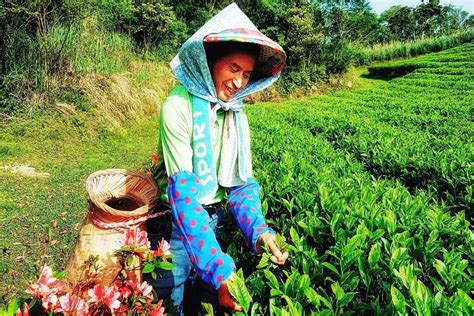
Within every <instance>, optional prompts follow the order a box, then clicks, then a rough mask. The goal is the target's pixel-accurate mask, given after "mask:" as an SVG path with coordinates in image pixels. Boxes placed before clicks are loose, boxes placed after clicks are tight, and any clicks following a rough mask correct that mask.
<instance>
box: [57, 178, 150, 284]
mask: <svg viewBox="0 0 474 316" xmlns="http://www.w3.org/2000/svg"><path fill="white" fill-rule="evenodd" d="M86 189H87V192H88V194H89V197H90V205H89V210H88V213H87V217H86V218H85V220H84V222H83V226H82V228H81V231H80V233H79V237H78V240H77V243H76V246H75V249H74V252H73V253H72V255H71V257H70V258H69V261H68V264H67V267H66V272H67V273H66V275H67V277H66V279H67V280H66V281H67V282H66V283H67V284H69V287H71V288H75V289H76V290H80V289H78V287H80V288H86V287H91V286H93V285H95V284H102V285H110V284H111V283H112V282H113V281H114V279H115V278H116V277H117V274H118V273H119V271H120V264H119V262H118V261H117V258H116V257H115V256H114V252H115V251H116V250H118V249H120V248H121V246H123V244H124V241H125V233H124V232H125V231H126V230H128V229H130V228H137V227H139V228H141V229H145V223H146V219H147V216H148V214H149V213H150V212H151V210H152V209H153V208H154V206H155V203H156V198H157V196H158V188H157V186H156V184H155V181H154V180H153V179H152V178H151V177H150V176H148V175H147V174H145V173H138V172H130V171H126V170H123V169H107V170H102V171H97V172H94V173H93V174H91V175H90V176H89V177H88V178H87V180H86ZM91 256H95V257H96V261H95V264H94V266H95V267H94V268H92V266H93V265H91V264H90V263H89V262H90V260H89V259H90V258H91ZM140 263H141V262H140V261H139V260H136V261H135V262H134V263H133V266H134V267H136V268H137V269H136V270H135V272H134V273H132V274H133V275H129V277H134V278H136V279H137V280H138V281H140V282H141V280H142V275H141V270H140V268H139V266H140Z"/></svg>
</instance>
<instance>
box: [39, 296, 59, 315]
mask: <svg viewBox="0 0 474 316" xmlns="http://www.w3.org/2000/svg"><path fill="white" fill-rule="evenodd" d="M41 305H42V306H43V308H44V309H45V310H47V311H52V310H55V309H56V308H57V307H58V305H59V299H58V296H57V295H56V294H50V295H48V296H45V297H43V300H42V303H41Z"/></svg>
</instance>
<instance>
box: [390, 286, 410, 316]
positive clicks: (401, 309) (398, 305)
mask: <svg viewBox="0 0 474 316" xmlns="http://www.w3.org/2000/svg"><path fill="white" fill-rule="evenodd" d="M390 294H391V296H392V303H393V306H395V309H396V310H397V312H398V313H400V314H406V302H405V297H404V296H403V294H402V292H400V291H399V290H398V289H397V288H396V287H394V286H393V285H392V288H391V289H390Z"/></svg>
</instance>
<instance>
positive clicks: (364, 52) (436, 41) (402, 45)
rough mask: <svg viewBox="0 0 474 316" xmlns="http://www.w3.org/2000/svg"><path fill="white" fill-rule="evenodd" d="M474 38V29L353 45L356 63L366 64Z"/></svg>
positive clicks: (457, 43) (441, 48) (436, 50)
mask: <svg viewBox="0 0 474 316" xmlns="http://www.w3.org/2000/svg"><path fill="white" fill-rule="evenodd" d="M473 40H474V29H470V30H468V31H465V32H461V33H457V34H454V35H446V36H442V37H439V38H429V39H423V40H417V41H412V42H394V43H390V44H385V45H375V46H373V47H357V46H353V47H351V50H352V55H353V59H354V63H355V64H356V65H365V64H369V63H371V62H374V61H384V60H390V59H395V58H406V57H414V56H417V55H421V54H427V53H431V52H438V51H441V50H445V49H448V48H452V47H454V46H457V45H460V44H463V43H467V42H471V41H473Z"/></svg>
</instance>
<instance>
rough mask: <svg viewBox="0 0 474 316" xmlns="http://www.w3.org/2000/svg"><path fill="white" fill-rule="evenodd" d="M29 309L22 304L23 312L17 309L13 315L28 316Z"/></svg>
mask: <svg viewBox="0 0 474 316" xmlns="http://www.w3.org/2000/svg"><path fill="white" fill-rule="evenodd" d="M29 311H30V307H29V306H28V304H26V303H25V304H23V312H22V311H21V309H20V308H19V307H18V309H17V311H16V313H15V316H29V315H30V313H29Z"/></svg>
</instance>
